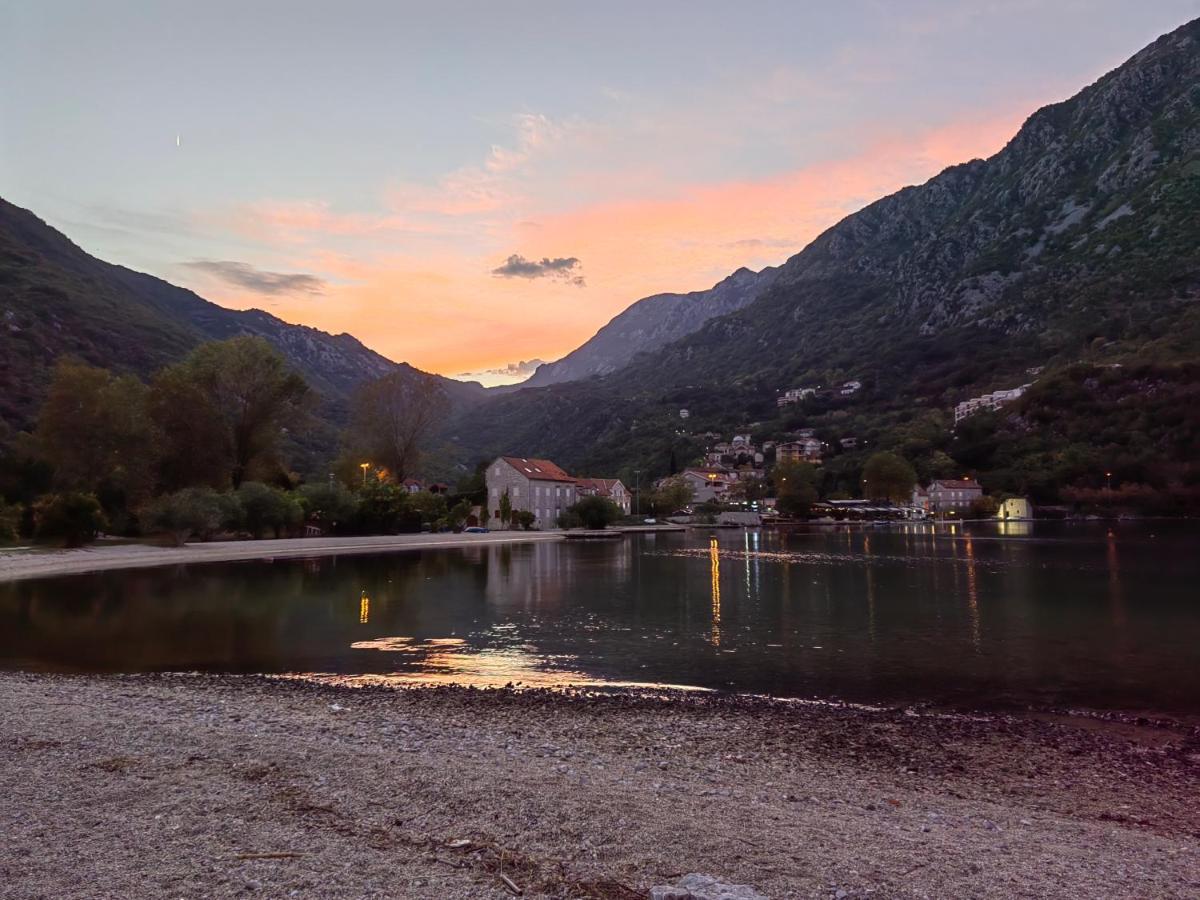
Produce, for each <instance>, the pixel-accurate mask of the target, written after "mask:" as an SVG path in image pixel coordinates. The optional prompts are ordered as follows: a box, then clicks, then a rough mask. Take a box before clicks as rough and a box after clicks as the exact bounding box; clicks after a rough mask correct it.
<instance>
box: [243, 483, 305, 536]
mask: <svg viewBox="0 0 1200 900" xmlns="http://www.w3.org/2000/svg"><path fill="white" fill-rule="evenodd" d="M237 498H238V502H239V503H240V504H241V507H242V525H243V526H244V527H245V528H246V530H247V531H249V532H250V533H251V534H252V535H254V537H256V538H259V537H262V534H263V532H264V531H265V530H266V529H268V528H270V529H272V530H273V531H274V532H275V537H279V536H280V534H281V533H282V532H283V530H284V529H285V528H290V527H292V526H295V525H298V524H299V523H300V521H301V520H302V519H303V518H304V511H303V509H301V507H300V503H299V502H298V501H296V500H295V499H294V498H293V497H291V496H290V495H288V494H286V493H284V492H283V491H281V490H279V489H278V488H273V487H269V486H267V485H265V484H263V483H262V482H260V481H247V482H244V483H243V484H242V486H241V487H239V488H238V490H237Z"/></svg>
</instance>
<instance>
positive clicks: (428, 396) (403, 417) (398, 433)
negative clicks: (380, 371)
mask: <svg viewBox="0 0 1200 900" xmlns="http://www.w3.org/2000/svg"><path fill="white" fill-rule="evenodd" d="M446 407H447V398H446V393H445V391H444V390H443V389H442V386H441V385H440V384H438V382H437V380H436V379H434V378H431V377H428V376H413V375H412V374H411V373H409V372H406V371H404V370H400V369H397V370H396V371H394V372H390V373H388V374H387V375H384V376H383V377H382V378H376V379H375V380H374V381H369V382H367V383H366V384H364V385H363V386H362V387H360V388H359V389H358V392H357V394H356V395H355V397H354V413H353V419H352V425H351V430H350V433H349V435H348V438H349V440H348V443H349V444H350V446H352V447H354V448H355V449H356V450H358V452H359V453H360V454H361V455H362V457H363V458H364V459H367V460H369V461H370V462H371V463H372V464H373V465H374V466H375V467H376V468H377V469H383V470H386V472H387V475H388V477H389V478H390V479H391V480H392V481H394V482H400V481H403V480H404V479H405V478H407V477H408V476H410V475H412V474H414V473H415V472H416V470H417V466H418V464H419V463H420V459H421V451H422V450H423V449H424V444H425V441H426V439H427V438H428V437H429V433H430V431H431V430H432V429H433V426H434V425H435V424H436V423H437V422H438V421H439V420H440V419H441V418H442V417H443V416H444V414H445V412H446Z"/></svg>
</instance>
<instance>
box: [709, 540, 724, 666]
mask: <svg viewBox="0 0 1200 900" xmlns="http://www.w3.org/2000/svg"><path fill="white" fill-rule="evenodd" d="M708 558H709V561H710V566H711V576H712V637H711V641H712V645H713V646H714V647H720V646H721V551H720V547H719V546H718V545H717V539H716V538H715V537H714V538H712V539H711V540H710V541H709V545H708Z"/></svg>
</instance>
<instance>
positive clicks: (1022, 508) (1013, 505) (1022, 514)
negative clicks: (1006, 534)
mask: <svg viewBox="0 0 1200 900" xmlns="http://www.w3.org/2000/svg"><path fill="white" fill-rule="evenodd" d="M996 518H997V519H1005V520H1008V519H1032V518H1033V504H1032V503H1030V502H1029V501H1028V500H1026V499H1025V498H1024V497H1009V498H1008V499H1007V500H1005V501H1004V502H1003V503H1001V504H1000V508H999V509H998V510H996Z"/></svg>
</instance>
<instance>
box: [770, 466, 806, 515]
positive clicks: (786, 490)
mask: <svg viewBox="0 0 1200 900" xmlns="http://www.w3.org/2000/svg"><path fill="white" fill-rule="evenodd" d="M771 481H772V482H774V484H775V508H776V509H777V510H779V512H781V513H783V514H784V515H788V516H806V515H808V513H809V512H810V511H811V510H812V505H813V504H814V503H816V502H817V469H816V466H814V465H812V464H811V463H802V462H782V463H779V464H777V465H776V466H775V468H774V469H772V470H771Z"/></svg>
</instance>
